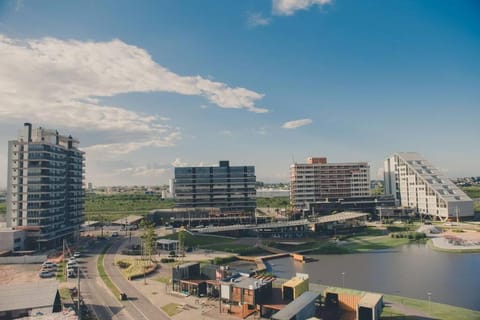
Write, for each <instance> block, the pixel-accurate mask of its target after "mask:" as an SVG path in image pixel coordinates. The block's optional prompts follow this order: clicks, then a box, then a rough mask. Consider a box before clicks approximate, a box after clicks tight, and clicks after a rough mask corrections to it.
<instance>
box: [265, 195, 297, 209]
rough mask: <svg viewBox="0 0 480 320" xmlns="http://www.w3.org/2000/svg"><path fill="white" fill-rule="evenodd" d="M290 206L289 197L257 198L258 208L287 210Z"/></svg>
mask: <svg viewBox="0 0 480 320" xmlns="http://www.w3.org/2000/svg"><path fill="white" fill-rule="evenodd" d="M289 206H290V198H289V197H274V198H257V208H283V209H284V208H287V207H289Z"/></svg>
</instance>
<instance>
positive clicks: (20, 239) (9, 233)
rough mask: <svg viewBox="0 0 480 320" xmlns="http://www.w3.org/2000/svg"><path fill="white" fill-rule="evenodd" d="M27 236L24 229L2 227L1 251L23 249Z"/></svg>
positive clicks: (0, 237) (0, 236) (0, 233)
mask: <svg viewBox="0 0 480 320" xmlns="http://www.w3.org/2000/svg"><path fill="white" fill-rule="evenodd" d="M25 236H26V233H25V231H24V230H15V229H12V228H5V229H0V253H2V252H10V251H22V250H23V249H24V248H25V246H24V243H25Z"/></svg>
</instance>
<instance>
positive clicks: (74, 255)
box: [73, 251, 82, 258]
mask: <svg viewBox="0 0 480 320" xmlns="http://www.w3.org/2000/svg"><path fill="white" fill-rule="evenodd" d="M81 255H82V254H81V253H80V251H75V252H74V253H73V257H74V258H80V256H81Z"/></svg>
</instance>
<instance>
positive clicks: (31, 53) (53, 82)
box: [0, 35, 268, 150]
mask: <svg viewBox="0 0 480 320" xmlns="http://www.w3.org/2000/svg"><path fill="white" fill-rule="evenodd" d="M0 70H1V72H0V101H1V103H0V121H1V122H6V121H9V120H21V121H24V120H27V119H28V120H29V121H32V122H40V123H43V124H46V125H49V124H52V125H54V126H55V127H62V126H63V127H68V128H78V129H85V130H100V131H120V132H131V133H137V134H144V135H145V137H144V140H152V137H158V136H161V137H162V136H163V137H168V136H169V135H171V134H172V133H174V132H175V131H178V130H177V129H175V128H171V127H169V126H167V125H165V124H164V123H163V122H165V121H167V120H168V118H164V117H161V116H159V115H150V114H142V113H139V112H134V111H130V110H128V109H126V108H121V107H117V106H109V105H104V104H102V103H101V99H100V98H101V97H110V96H115V95H118V94H122V93H130V92H145V93H148V92H154V91H158V92H173V93H178V94H182V95H197V96H203V97H205V98H206V99H207V100H208V101H210V102H211V103H212V104H215V105H217V106H218V107H221V108H230V109H246V110H248V111H251V112H257V113H263V112H267V111H268V110H266V109H263V108H259V107H257V106H256V105H255V103H256V102H257V101H258V100H260V99H262V98H263V94H260V93H257V92H254V91H252V90H248V89H245V88H241V87H235V88H232V87H229V86H228V85H227V84H225V83H221V82H215V81H212V80H209V79H205V78H202V77H200V76H181V75H178V74H175V73H173V72H171V71H169V70H168V69H166V68H164V67H163V66H161V65H159V64H157V63H156V62H154V61H153V60H152V57H151V56H150V55H149V54H148V52H146V51H145V50H144V49H141V48H138V47H136V46H132V45H128V44H126V43H124V42H122V41H120V40H112V41H109V42H88V41H86V42H84V41H76V40H60V39H55V38H42V39H29V40H17V39H12V38H8V37H6V36H3V35H0ZM164 139H165V138H160V140H164ZM157 140H158V139H157ZM136 144H137V145H142V144H143V145H145V146H148V145H154V146H159V145H163V143H159V142H158V141H157V142H155V143H151V144H149V143H147V142H144V141H143V140H140V141H137V142H136ZM167 145H170V144H167ZM132 149H133V150H134V149H135V148H132Z"/></svg>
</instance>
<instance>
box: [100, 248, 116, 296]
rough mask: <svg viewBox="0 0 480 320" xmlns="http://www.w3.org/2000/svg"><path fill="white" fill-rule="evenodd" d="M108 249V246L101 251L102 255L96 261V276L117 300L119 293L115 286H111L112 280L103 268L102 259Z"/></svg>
mask: <svg viewBox="0 0 480 320" xmlns="http://www.w3.org/2000/svg"><path fill="white" fill-rule="evenodd" d="M108 248H110V245H108V246H106V247H105V248H104V249H103V251H102V254H101V255H100V256H99V257H98V259H97V269H98V274H99V275H100V278H102V280H103V282H104V283H105V285H106V286H107V287H108V288H109V289H110V291H112V293H113V295H114V296H115V297H117V299H120V291H118V289H117V286H115V284H113V282H112V280H111V279H110V277H109V276H108V275H107V273H106V272H105V268H104V267H103V259H104V258H105V252H107V250H108Z"/></svg>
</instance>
